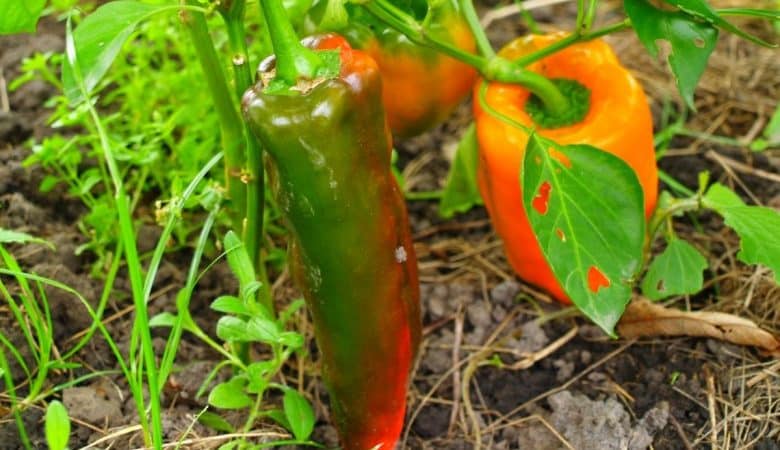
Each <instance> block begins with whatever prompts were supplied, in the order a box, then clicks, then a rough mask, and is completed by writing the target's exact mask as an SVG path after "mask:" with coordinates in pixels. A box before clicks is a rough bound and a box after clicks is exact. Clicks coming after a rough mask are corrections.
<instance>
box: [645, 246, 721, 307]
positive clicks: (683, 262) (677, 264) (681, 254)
mask: <svg viewBox="0 0 780 450" xmlns="http://www.w3.org/2000/svg"><path fill="white" fill-rule="evenodd" d="M706 268H707V260H706V259H705V258H704V256H702V254H701V253H699V251H698V250H696V248H695V247H693V246H692V245H691V244H689V243H687V242H685V241H683V240H681V239H676V238H675V239H672V240H670V241H669V244H668V245H667V246H666V249H665V250H664V251H663V253H661V254H660V255H658V256H657V257H656V258H655V260H653V262H652V264H650V268H649V269H648V270H647V275H645V279H644V281H643V282H642V293H643V294H645V295H646V296H647V297H648V298H650V299H651V300H660V299H662V298H667V297H671V296H673V295H685V294H694V293H696V292H699V291H700V290H701V287H702V284H703V283H704V277H703V276H702V271H704V269H706Z"/></svg>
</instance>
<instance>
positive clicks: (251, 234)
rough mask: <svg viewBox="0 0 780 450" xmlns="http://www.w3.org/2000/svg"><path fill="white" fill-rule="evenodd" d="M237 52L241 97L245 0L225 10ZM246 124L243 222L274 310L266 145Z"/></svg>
mask: <svg viewBox="0 0 780 450" xmlns="http://www.w3.org/2000/svg"><path fill="white" fill-rule="evenodd" d="M223 17H224V19H225V25H226V27H227V30H228V37H229V39H230V49H231V52H232V54H233V57H232V63H233V73H234V75H235V88H236V96H237V98H238V99H239V101H240V100H241V97H243V95H244V91H246V90H247V89H248V88H249V87H250V86H251V85H252V73H251V69H250V64H249V56H248V54H249V52H248V51H247V46H246V30H245V28H244V0H236V1H235V3H233V5H232V7H231V9H230V11H228V12H227V13H226V14H223ZM242 123H243V124H244V136H245V137H246V166H245V167H244V173H245V175H246V176H244V177H242V181H243V182H245V183H246V216H245V218H244V220H243V223H242V224H241V225H242V226H241V228H240V230H241V231H242V233H241V236H242V240H243V241H244V245H246V249H247V252H248V253H249V258H250V260H251V261H252V264H253V265H254V267H255V277H256V279H257V280H258V281H260V282H261V283H263V287H262V288H260V301H261V303H263V304H264V305H265V306H267V307H268V308H269V310H270V311H273V310H274V308H273V300H272V298H271V288H270V283H269V282H268V276H267V275H266V271H265V261H263V258H262V251H261V249H262V236H263V215H264V210H265V171H264V170H263V147H262V145H261V144H260V142H259V141H258V140H257V138H256V137H255V135H254V133H252V132H251V131H250V130H249V129H248V128H247V126H246V123H245V122H244V121H242Z"/></svg>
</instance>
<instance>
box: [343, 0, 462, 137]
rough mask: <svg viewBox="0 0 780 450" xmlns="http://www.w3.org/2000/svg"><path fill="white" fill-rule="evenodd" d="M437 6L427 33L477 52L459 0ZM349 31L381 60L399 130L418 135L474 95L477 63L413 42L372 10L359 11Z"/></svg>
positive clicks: (390, 113) (388, 106)
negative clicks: (474, 65)
mask: <svg viewBox="0 0 780 450" xmlns="http://www.w3.org/2000/svg"><path fill="white" fill-rule="evenodd" d="M397 3H399V4H400V3H404V2H397ZM407 3H408V2H407ZM417 3H423V4H424V3H426V2H417ZM409 8H410V9H411V10H414V9H416V10H417V11H418V12H419V11H420V10H421V9H422V8H421V7H419V6H418V7H417V8H414V5H412V6H409ZM431 8H432V9H431V11H430V18H429V20H428V21H427V25H426V33H428V34H430V35H433V36H436V37H437V38H439V39H442V40H444V41H446V42H449V43H450V44H452V45H455V46H456V47H459V48H461V49H463V50H465V51H468V52H474V50H475V48H476V44H475V41H474V36H473V35H472V33H471V30H470V29H469V26H468V24H467V23H466V20H465V19H464V18H463V16H462V14H461V12H460V9H459V8H458V4H457V0H444V1H441V2H438V3H437V4H435V5H433V6H432V7H431ZM344 33H345V35H346V37H347V39H349V41H350V43H351V44H352V45H353V46H354V47H355V48H360V49H363V50H365V51H366V52H368V54H369V55H371V57H372V58H374V60H375V61H376V62H377V64H378V65H379V70H380V71H381V72H382V80H383V84H384V87H383V89H382V97H383V99H384V103H385V111H386V112H387V121H388V122H389V123H390V129H391V130H392V132H393V134H395V135H396V136H401V137H410V136H415V135H418V134H421V133H423V132H425V131H427V130H429V129H431V128H432V127H433V126H435V125H437V124H439V123H440V122H442V121H444V119H446V118H447V117H448V116H449V115H450V114H451V113H452V111H453V110H454V109H455V107H456V106H458V104H459V103H460V102H461V101H463V99H464V98H465V97H466V96H467V95H468V93H469V91H470V90H471V87H472V86H473V85H474V80H475V79H476V77H477V72H476V71H475V70H474V68H472V67H471V66H469V65H467V64H465V63H462V62H460V61H457V60H455V59H453V58H451V57H449V56H445V55H443V54H441V53H439V52H437V51H435V50H433V49H430V48H425V47H421V46H419V45H417V44H415V43H413V42H411V41H410V40H409V39H408V38H407V37H406V36H404V35H403V34H401V33H399V32H398V31H396V30H394V29H392V28H390V27H388V26H387V25H385V24H382V23H381V22H376V21H372V18H370V17H366V13H364V14H362V15H360V14H358V17H357V18H356V19H355V20H353V21H352V25H351V28H350V29H349V30H345V32H344Z"/></svg>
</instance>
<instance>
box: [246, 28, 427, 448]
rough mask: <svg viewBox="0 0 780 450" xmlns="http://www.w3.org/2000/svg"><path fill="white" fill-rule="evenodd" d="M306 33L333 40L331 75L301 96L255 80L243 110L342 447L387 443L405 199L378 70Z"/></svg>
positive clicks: (401, 358) (413, 323) (340, 43)
mask: <svg viewBox="0 0 780 450" xmlns="http://www.w3.org/2000/svg"><path fill="white" fill-rule="evenodd" d="M306 43H307V45H309V46H311V47H312V48H317V49H339V51H340V59H341V73H340V75H339V76H337V77H335V78H331V79H326V80H322V81H318V82H317V81H315V82H314V87H311V88H309V89H308V90H307V91H305V92H304V93H301V94H300V95H274V94H268V93H265V92H264V91H263V88H264V86H263V84H262V81H261V82H258V84H257V85H256V86H254V87H253V88H251V89H250V90H248V91H247V92H246V94H245V95H244V98H243V110H244V115H245V117H246V119H247V120H248V122H249V124H250V127H251V129H252V130H253V132H254V133H255V134H256V135H257V136H258V138H259V139H260V140H261V141H262V143H263V146H264V147H265V148H266V149H267V152H268V154H269V156H270V158H269V161H268V163H269V173H270V179H271V182H272V186H273V189H274V193H275V196H276V198H277V201H278V204H279V206H280V208H281V209H282V211H283V214H284V217H285V219H286V222H287V224H288V228H289V231H290V249H289V250H290V261H291V271H292V274H293V279H294V281H295V282H296V284H297V286H298V288H299V289H300V290H301V291H302V292H303V295H304V298H305V299H306V304H307V306H308V308H309V311H310V313H311V315H312V318H313V322H314V330H315V337H316V340H317V345H318V347H319V350H320V353H321V360H322V370H323V377H324V379H325V382H326V384H327V386H328V390H329V392H330V401H331V407H332V417H333V419H334V422H335V425H336V427H337V429H338V431H339V434H340V437H341V440H342V443H343V445H344V448H345V449H346V450H367V449H372V448H380V449H392V448H394V446H395V444H396V440H397V439H398V436H399V434H400V432H401V429H402V426H403V421H404V414H405V408H406V389H407V384H408V383H407V382H408V377H409V371H410V368H411V366H412V363H413V360H414V358H415V357H416V353H417V349H418V346H419V342H420V330H421V316H420V305H419V285H418V277H417V261H416V258H415V253H414V247H413V246H412V240H411V237H410V232H409V226H408V218H407V213H406V207H405V204H404V201H403V197H402V194H401V191H400V189H399V187H398V185H397V184H396V181H395V179H394V177H393V176H392V174H391V171H390V152H391V138H390V133H389V131H388V129H387V125H386V122H385V115H384V110H383V108H382V100H381V89H382V83H381V78H380V73H379V69H378V68H377V66H376V63H375V62H374V61H373V60H372V59H371V58H370V57H369V56H368V55H367V54H365V53H364V52H361V51H353V50H351V49H350V47H349V45H348V44H347V42H346V41H345V40H343V39H342V38H340V37H338V36H335V35H326V36H321V37H316V38H312V39H309V40H308V41H306ZM271 63H272V62H269V61H267V62H266V63H264V66H261V72H263V71H266V72H267V71H268V70H271V69H270V66H269V64H271ZM261 75H262V74H261ZM261 78H262V76H261ZM377 446H379V447H377Z"/></svg>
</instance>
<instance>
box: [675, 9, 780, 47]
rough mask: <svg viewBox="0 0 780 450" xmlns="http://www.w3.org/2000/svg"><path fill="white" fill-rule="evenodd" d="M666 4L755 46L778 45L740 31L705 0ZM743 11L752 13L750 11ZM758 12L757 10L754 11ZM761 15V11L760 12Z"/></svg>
mask: <svg viewBox="0 0 780 450" xmlns="http://www.w3.org/2000/svg"><path fill="white" fill-rule="evenodd" d="M665 1H666V3H668V4H670V5H673V6H676V7H677V8H679V9H680V11H682V12H684V13H685V14H688V15H689V16H692V17H695V18H697V19H699V20H703V21H705V22H708V23H710V24H712V25H714V26H716V27H718V28H722V29H724V30H726V31H728V32H729V33H734V34H736V35H737V36H739V37H741V38H743V39H747V40H748V41H750V42H753V43H754V44H758V45H761V46H763V47H776V45H773V44H770V43H769V42H766V41H764V40H762V39H760V38H758V37H756V36H754V35H752V34H750V33H748V32H746V31H743V30H740V29H739V28H737V27H736V26H735V25H734V24H732V23H731V22H729V21H727V20H726V19H724V18H723V17H721V16H720V15H719V14H718V12H717V11H715V10H714V9H712V7H711V6H710V5H708V4H707V2H705V1H704V0H665ZM743 11H751V10H749V9H747V10H743ZM752 11H756V10H752ZM759 14H760V11H759Z"/></svg>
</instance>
